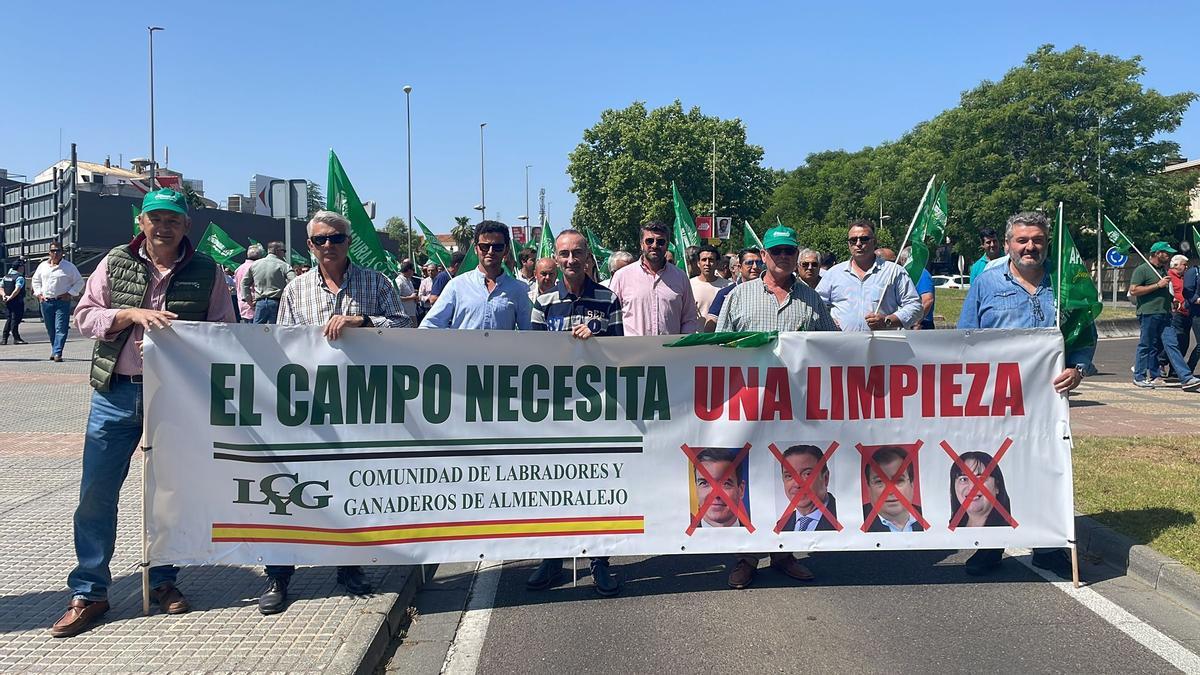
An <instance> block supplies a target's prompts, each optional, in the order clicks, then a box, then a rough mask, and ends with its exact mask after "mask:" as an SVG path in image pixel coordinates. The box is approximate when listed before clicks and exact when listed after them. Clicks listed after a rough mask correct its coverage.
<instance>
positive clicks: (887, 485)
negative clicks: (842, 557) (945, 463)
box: [855, 441, 929, 532]
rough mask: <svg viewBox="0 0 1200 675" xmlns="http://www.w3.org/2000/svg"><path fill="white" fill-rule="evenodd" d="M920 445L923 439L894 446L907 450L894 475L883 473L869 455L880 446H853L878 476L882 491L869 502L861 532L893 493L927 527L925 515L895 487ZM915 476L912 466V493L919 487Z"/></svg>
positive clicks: (872, 520) (915, 458) (915, 472)
mask: <svg viewBox="0 0 1200 675" xmlns="http://www.w3.org/2000/svg"><path fill="white" fill-rule="evenodd" d="M922 445H924V442H923V441H917V442H916V443H913V444H912V445H897V446H896V447H900V448H904V449H905V450H907V451H908V456H907V457H905V458H904V460H903V461H902V462H900V467H899V468H898V469H896V474H895V475H894V476H889V475H887V474H886V473H884V471H883V469H882V468H880V466H879V463H878V462H876V461H875V458H874V457H872V456H871V455H872V454H874V453H875V451H876V450H878V449H879V448H880V447H882V446H878V445H874V446H864V445H863V444H861V443H859V444H857V445H856V446H855V447H857V448H858V452H859V454H860V455H862V459H863V466H864V467H866V466H870V467H871V469H872V470H873V471H874V472H875V475H877V476H879V478H880V480H882V481H883V492H882V493H880V495H879V498H878V499H876V500H875V501H874V502H872V503H871V513H870V514H869V515H867V517H866V519H864V521H863V524H862V531H863V532H866V531H867V529H868V528H870V527H871V523H873V522H875V518H877V517H878V516H879V512H880V511H881V510H882V509H883V504H884V502H886V501H887V498H888V495H895V496H896V499H898V500H900V503H901V504H903V505H904V508H905V509H907V510H908V513H909V515H911V516H912V517H913V518H915V519H916V521H917V522H918V523H920V524H921V527H923V528H925V529H926V530H928V529H929V521H927V520H925V516H923V515H921V512H920V511H918V510H917V508H916V507H915V506H913V504H912V502H910V501H909V500H908V498H907V497H905V496H904V493H903V492H901V491H900V488H898V487H896V481H897V480H898V479H899V478H900V476H903V475H904V473H905V472H906V471H907V470H908V467H909V466H912V465H913V463H914V462H916V461H917V453H918V452H920V450H921V446H922ZM917 477H918V473H917V467H916V466H913V494H917V493H918V492H917V491H918V490H919V489H920V488H919V487H918V486H919V483H918V482H917ZM864 478H865V473H864ZM864 485H865V484H864Z"/></svg>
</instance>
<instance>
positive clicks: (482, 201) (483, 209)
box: [479, 122, 487, 222]
mask: <svg viewBox="0 0 1200 675" xmlns="http://www.w3.org/2000/svg"><path fill="white" fill-rule="evenodd" d="M486 126H487V122H481V123H480V124H479V221H480V222H483V221H485V220H487V197H486V196H485V195H486V192H485V191H484V180H483V179H484V176H483V128H484V127H486Z"/></svg>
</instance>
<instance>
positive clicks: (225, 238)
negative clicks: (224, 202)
mask: <svg viewBox="0 0 1200 675" xmlns="http://www.w3.org/2000/svg"><path fill="white" fill-rule="evenodd" d="M196 250H197V251H199V252H201V253H205V254H207V255H208V256H209V257H211V258H212V259H213V260H216V261H217V262H218V263H220V264H221V265H224V266H226V267H237V262H236V261H234V259H233V257H234V256H236V255H241V254H243V253H245V252H246V247H245V246H242V245H241V244H239V243H237V241H235V240H234V238H233V237H231V236H229V233H227V232H226V231H225V230H222V229H221V227H220V226H219V225H217V224H216V223H213V222H210V223H209V224H208V227H207V228H206V229H205V230H204V234H202V235H200V241H199V242H197V243H196Z"/></svg>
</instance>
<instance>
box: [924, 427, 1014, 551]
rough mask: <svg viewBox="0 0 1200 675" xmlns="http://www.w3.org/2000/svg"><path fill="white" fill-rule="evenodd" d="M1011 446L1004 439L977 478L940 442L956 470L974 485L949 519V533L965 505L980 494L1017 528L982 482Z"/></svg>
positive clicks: (946, 445) (1008, 441)
mask: <svg viewBox="0 0 1200 675" xmlns="http://www.w3.org/2000/svg"><path fill="white" fill-rule="evenodd" d="M1011 445H1012V439H1011V438H1005V439H1004V442H1003V443H1001V444H1000V449H999V450H997V451H996V456H995V457H993V458H992V461H991V462H988V465H987V466H986V467H984V469H983V473H982V474H980V475H979V476H976V475H975V472H974V471H972V470H971V469H969V468H967V463H966V462H964V461H962V458H961V457H959V456H958V455H957V454H956V453H955V452H954V448H952V447H950V444H949V443H947V442H946V441H942V449H943V450H945V451H946V454H947V455H950V459H952V460H954V463H955V464H957V465H958V468H959V469H962V473H963V475H964V476H966V477H967V478H969V479H971V482H972V483H974V485H973V486H972V487H971V491H970V492H968V493H967V498H966V499H964V500H962V504H961V505H960V506H959V507H958V510H957V511H955V512H954V517H953V518H951V519H950V531H951V532H953V531H954V529H955V528H956V527H958V521H959V519H960V518H962V517H963V514H964V513H966V512H967V505H968V504H970V503H971V500H972V499H975V495H977V494H982V495H983V498H984V499H986V500H988V501H989V502H991V503H992V508H994V509H996V512H997V513H999V514H1000V516H1001V517H1003V518H1004V519H1005V520H1007V521H1008V524H1009V525H1011V526H1013V527H1016V526H1017V521H1015V520H1013V517H1012V515H1011V514H1009V512H1008V509H1006V508H1004V505H1002V504H1001V503H1000V500H999V499H997V498H996V495H995V494H994V493H993V492H992V491H991V490H989V489H987V486H986V485H984V482H985V481H986V480H987V479H988V477H989V476H991V475H992V471H994V470H995V469H996V467H997V466H999V465H1000V458H1001V457H1003V456H1004V453H1006V452H1008V448H1009V446H1011Z"/></svg>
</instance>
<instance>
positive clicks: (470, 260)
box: [454, 239, 479, 277]
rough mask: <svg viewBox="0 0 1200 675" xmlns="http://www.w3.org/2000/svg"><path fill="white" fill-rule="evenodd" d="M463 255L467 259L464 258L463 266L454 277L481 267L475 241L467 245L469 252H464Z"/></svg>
mask: <svg viewBox="0 0 1200 675" xmlns="http://www.w3.org/2000/svg"><path fill="white" fill-rule="evenodd" d="M463 254H464V255H466V256H467V257H466V258H464V259H463V261H462V264H461V265H459V266H458V274H455V275H454V276H456V277H457V276H461V275H463V274H466V273H467V272H470V271H471V270H473V269H475V268H476V267H479V254H478V253H476V252H475V240H474V239H472V240H471V243H470V244H468V245H467V250H466V251H463Z"/></svg>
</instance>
